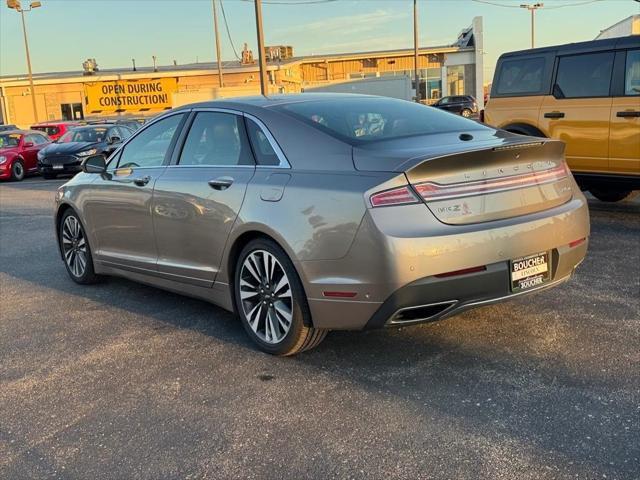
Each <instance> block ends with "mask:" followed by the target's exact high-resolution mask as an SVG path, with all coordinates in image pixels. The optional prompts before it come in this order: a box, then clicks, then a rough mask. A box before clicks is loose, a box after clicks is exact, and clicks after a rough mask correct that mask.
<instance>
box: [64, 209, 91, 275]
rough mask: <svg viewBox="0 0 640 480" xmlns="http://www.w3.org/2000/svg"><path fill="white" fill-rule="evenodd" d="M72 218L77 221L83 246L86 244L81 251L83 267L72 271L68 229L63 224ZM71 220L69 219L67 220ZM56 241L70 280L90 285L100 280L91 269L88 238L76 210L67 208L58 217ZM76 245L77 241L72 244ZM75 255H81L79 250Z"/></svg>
mask: <svg viewBox="0 0 640 480" xmlns="http://www.w3.org/2000/svg"><path fill="white" fill-rule="evenodd" d="M70 218H71V219H74V220H75V222H77V226H78V228H79V231H80V233H81V235H82V238H83V239H84V244H83V245H84V246H86V250H85V251H84V252H83V253H84V255H82V256H83V257H84V267H83V268H82V271H78V270H76V271H74V268H73V267H72V265H70V264H72V263H73V258H74V257H73V255H71V257H72V258H71V261H70V258H69V257H68V247H69V244H68V241H67V240H68V230H67V231H65V224H66V222H67V221H68V219H70ZM69 221H70V222H71V220H69ZM58 242H59V248H60V252H62V261H63V262H64V266H65V268H66V269H67V273H68V274H69V276H70V277H71V280H73V281H74V282H76V283H79V284H80V285H90V284H92V283H96V282H98V281H100V277H99V276H98V275H96V273H95V271H94V269H93V256H92V255H91V246H90V245H89V240H88V239H87V236H86V233H85V230H84V227H83V225H82V222H81V221H80V219H79V218H78V215H77V214H76V212H74V211H73V210H72V209H70V208H69V209H68V210H66V211H65V212H64V213H63V214H62V218H60V224H59V225H58ZM73 245H76V246H77V243H75V244H73ZM75 255H76V256H78V255H81V252H80V251H76V252H75Z"/></svg>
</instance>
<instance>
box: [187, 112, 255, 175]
mask: <svg viewBox="0 0 640 480" xmlns="http://www.w3.org/2000/svg"><path fill="white" fill-rule="evenodd" d="M253 163H254V162H253V157H252V156H251V149H250V147H249V145H248V143H247V135H246V133H245V131H244V122H243V120H242V117H240V116H238V115H234V114H232V113H221V112H200V113H198V114H197V115H196V118H195V120H194V121H193V124H192V125H191V128H190V129H189V134H188V135H187V139H186V141H185V144H184V147H183V149H182V154H181V155H180V162H179V164H180V165H192V166H193V165H212V166H224V165H229V166H231V165H253Z"/></svg>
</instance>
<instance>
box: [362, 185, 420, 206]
mask: <svg viewBox="0 0 640 480" xmlns="http://www.w3.org/2000/svg"><path fill="white" fill-rule="evenodd" d="M369 200H370V201H371V206H372V207H385V206H390V205H406V204H409V203H417V202H418V198H417V197H416V196H415V194H414V193H413V192H412V191H411V189H410V188H409V187H408V186H402V187H398V188H393V189H391V190H384V191H382V192H378V193H374V194H373V195H371V197H370V198H369Z"/></svg>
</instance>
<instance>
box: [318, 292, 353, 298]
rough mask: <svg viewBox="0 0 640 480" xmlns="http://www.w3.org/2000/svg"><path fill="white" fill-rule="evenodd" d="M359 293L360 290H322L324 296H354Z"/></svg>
mask: <svg viewBox="0 0 640 480" xmlns="http://www.w3.org/2000/svg"><path fill="white" fill-rule="evenodd" d="M357 294H358V292H322V295H323V296H324V297H332V298H353V297H355V296H356V295H357Z"/></svg>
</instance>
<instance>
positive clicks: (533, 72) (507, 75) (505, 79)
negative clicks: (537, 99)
mask: <svg viewBox="0 0 640 480" xmlns="http://www.w3.org/2000/svg"><path fill="white" fill-rule="evenodd" d="M544 68H545V59H544V58H542V57H537V58H517V59H513V60H506V61H504V62H502V66H501V68H500V76H499V77H498V87H497V90H496V91H497V93H498V94H499V95H519V94H520V95H531V94H535V93H540V92H541V91H542V79H543V78H544Z"/></svg>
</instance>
